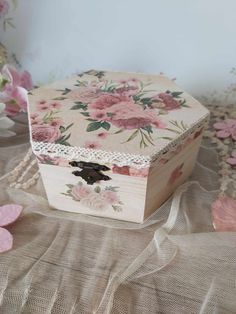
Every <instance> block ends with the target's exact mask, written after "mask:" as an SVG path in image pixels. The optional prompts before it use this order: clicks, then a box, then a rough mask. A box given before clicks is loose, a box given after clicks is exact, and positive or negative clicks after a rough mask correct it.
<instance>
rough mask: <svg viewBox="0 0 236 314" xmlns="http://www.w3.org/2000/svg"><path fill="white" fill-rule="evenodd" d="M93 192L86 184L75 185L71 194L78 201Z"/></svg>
mask: <svg viewBox="0 0 236 314" xmlns="http://www.w3.org/2000/svg"><path fill="white" fill-rule="evenodd" d="M91 192H92V190H91V188H90V187H88V186H84V185H75V186H73V188H72V189H71V195H72V196H73V197H74V199H76V200H78V201H80V200H81V199H83V198H85V197H87V196H88V195H89V194H90V193H91Z"/></svg>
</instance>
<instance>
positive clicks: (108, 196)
mask: <svg viewBox="0 0 236 314" xmlns="http://www.w3.org/2000/svg"><path fill="white" fill-rule="evenodd" d="M101 196H102V197H103V198H104V199H105V200H106V201H107V202H108V203H109V204H114V203H118V202H119V198H118V196H117V193H116V192H114V191H111V190H105V191H103V192H101Z"/></svg>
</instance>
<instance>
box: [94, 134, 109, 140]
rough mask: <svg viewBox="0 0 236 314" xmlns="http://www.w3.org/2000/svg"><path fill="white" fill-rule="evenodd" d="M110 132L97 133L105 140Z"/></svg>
mask: <svg viewBox="0 0 236 314" xmlns="http://www.w3.org/2000/svg"><path fill="white" fill-rule="evenodd" d="M108 135H109V133H107V132H100V133H98V134H97V137H98V138H100V139H102V140H105V139H106V138H107V137H108Z"/></svg>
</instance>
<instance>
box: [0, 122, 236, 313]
mask: <svg viewBox="0 0 236 314" xmlns="http://www.w3.org/2000/svg"><path fill="white" fill-rule="evenodd" d="M16 130H17V132H18V135H17V136H16V137H14V138H12V139H11V140H10V141H9V139H8V140H5V142H3V141H2V142H1V149H0V175H1V176H2V179H1V180H0V200H1V204H4V203H6V202H16V203H20V204H22V205H24V213H23V215H22V217H21V218H20V219H19V220H18V221H17V222H16V223H15V224H14V225H12V226H10V227H9V230H10V232H11V233H12V234H13V235H14V247H13V249H12V250H11V251H10V252H8V253H5V254H2V255H0V312H1V313H3V314H10V313H32V314H45V313H55V314H67V313H71V314H72V313H76V314H77V313H81V314H85V313H86V314H90V313H98V314H107V313H112V314H134V313H135V314H136V313H142V314H145V313H148V314H149V313H167V314H172V313H173V314H176V313H181V314H184V313H186V314H189V313H199V314H200V313H201V314H206V313H207V314H208V313H220V314H224V313H225V314H228V313H236V298H235V296H236V285H235V280H236V233H229V232H228V233H217V232H214V229H213V226H212V221H211V211H210V206H211V203H212V201H213V200H214V198H215V197H216V195H217V193H218V188H219V185H218V181H217V180H218V174H217V169H218V163H217V159H218V158H217V154H216V152H215V151H214V149H213V148H211V147H210V145H209V143H208V142H206V141H204V142H203V144H202V147H201V151H200V154H199V157H198V162H197V164H196V167H195V170H194V173H193V174H192V176H191V178H190V179H189V181H188V182H187V183H185V184H184V185H182V186H181V187H180V188H179V189H178V190H177V191H176V192H175V194H174V195H173V197H172V198H170V199H169V200H168V201H167V202H166V203H165V204H163V205H162V207H161V208H160V209H159V210H158V211H157V212H156V213H155V214H153V215H152V217H150V218H149V219H148V220H147V221H145V223H144V224H142V225H138V224H134V223H126V222H121V221H113V220H110V219H102V218H97V217H92V216H85V215H80V214H73V213H68V212H63V211H57V210H54V209H52V208H50V207H49V206H48V203H47V199H46V195H45V191H44V188H43V185H42V182H41V180H39V181H38V182H37V184H36V186H33V187H31V188H30V189H28V190H25V191H24V190H21V189H14V188H10V187H9V183H8V180H7V177H6V174H7V173H8V172H9V171H11V170H12V169H14V167H15V166H16V165H17V164H19V162H20V161H21V160H22V159H23V157H24V156H25V154H26V153H27V151H28V149H29V143H28V129H27V124H26V121H24V119H18V122H17V124H16ZM35 171H36V167H35V168H33V169H31V172H30V173H29V176H31V175H33V173H34V172H35Z"/></svg>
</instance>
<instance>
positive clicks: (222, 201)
mask: <svg viewBox="0 0 236 314" xmlns="http://www.w3.org/2000/svg"><path fill="white" fill-rule="evenodd" d="M211 209H212V217H213V225H214V228H215V229H216V231H236V200H235V199H233V198H231V197H228V196H224V197H220V198H218V199H217V200H215V201H214V202H213V203H212V207H211Z"/></svg>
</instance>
